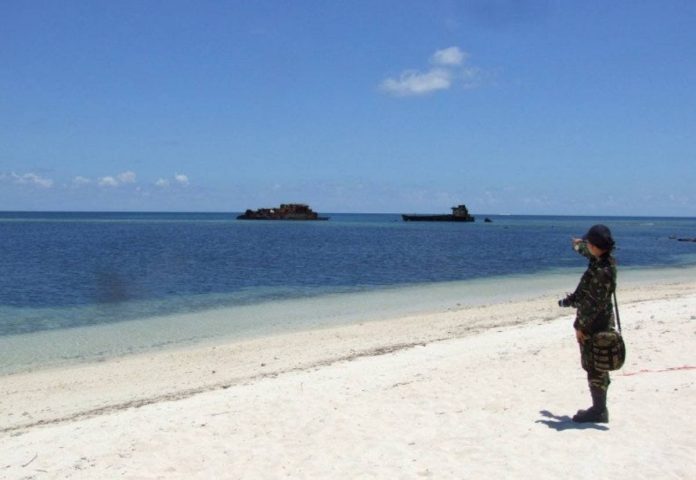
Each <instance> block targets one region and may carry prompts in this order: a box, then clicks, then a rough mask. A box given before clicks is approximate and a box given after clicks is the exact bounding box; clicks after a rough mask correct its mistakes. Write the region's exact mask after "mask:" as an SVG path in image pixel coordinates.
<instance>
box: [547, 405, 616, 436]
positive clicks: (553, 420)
mask: <svg viewBox="0 0 696 480" xmlns="http://www.w3.org/2000/svg"><path fill="white" fill-rule="evenodd" d="M539 413H540V414H541V416H542V417H546V418H547V419H548V420H537V421H536V422H535V423H543V424H544V425H546V426H547V427H549V428H553V429H554V430H556V431H557V432H562V431H564V430H601V431H603V432H606V431H608V430H609V427H605V426H604V425H599V424H596V423H575V422H574V421H572V420H571V419H570V417H569V416H568V415H563V416H562V417H559V416H558V415H554V414H553V413H551V412H549V411H548V410H542V411H540V412H539Z"/></svg>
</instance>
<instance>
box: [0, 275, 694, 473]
mask: <svg viewBox="0 0 696 480" xmlns="http://www.w3.org/2000/svg"><path fill="white" fill-rule="evenodd" d="M620 288H621V289H620V292H619V301H620V307H621V314H622V315H621V320H622V325H623V329H624V335H625V338H626V342H627V347H628V359H627V362H626V365H625V366H624V368H623V369H622V370H620V371H619V372H615V373H613V374H612V384H611V387H610V390H609V402H608V403H609V410H610V417H611V419H610V423H608V424H606V425H599V424H585V425H578V424H574V423H572V422H571V421H570V419H569V418H570V416H572V415H573V414H574V413H575V412H576V410H577V409H579V408H585V407H587V406H588V405H589V403H590V397H589V393H588V391H587V385H586V379H585V375H584V372H583V371H582V370H581V369H580V366H579V358H578V357H579V355H578V347H577V345H576V343H575V339H574V334H573V330H572V327H571V324H572V318H573V314H574V311H573V310H571V309H561V308H559V307H557V306H556V297H553V296H549V295H548V294H544V295H539V296H533V295H530V296H529V298H526V299H522V300H520V299H515V300H512V301H502V302H499V303H493V304H490V305H484V306H463V307H462V308H459V309H453V310H451V311H447V312H436V313H432V314H429V315H414V316H411V317H402V318H393V319H386V320H385V319H380V320H378V321H371V319H370V318H366V319H365V321H364V322H363V323H360V324H356V325H350V326H341V327H331V328H324V329H316V330H311V331H306V332H300V333H292V334H283V335H276V336H272V337H267V338H258V339H250V340H244V341H237V342H233V343H227V344H221V345H204V346H196V347H190V348H187V349H179V350H170V351H160V352H155V353H149V354H141V355H133V356H129V357H121V358H116V359H111V360H106V361H101V362H97V363H90V364H81V365H73V366H64V367H60V368H54V369H49V370H38V371H35V372H29V373H20V374H13V375H6V376H2V377H0V478H3V479H43V478H46V479H52V478H56V479H58V478H60V479H64V478H68V479H110V478H125V479H150V478H167V479H171V478H175V479H178V478H181V479H191V478H201V479H203V478H205V479H209V478H230V479H237V478H239V479H266V478H268V479H276V478H308V479H318V478H327V479H329V478H330V479H337V478H338V479H342V478H349V479H354V478H360V479H368V478H370V479H396V478H404V479H409V478H414V479H417V478H435V479H441V478H457V479H459V478H522V479H527V478H528V479H532V478H534V479H538V478H549V479H551V478H553V479H556V478H593V479H603V478H606V479H610V478H631V479H635V478H646V479H655V478H684V479H686V478H696V460H694V459H696V435H694V433H695V432H696V282H694V281H693V280H684V279H677V280H669V279H663V280H662V281H661V282H659V283H655V284H650V285H648V284H645V283H643V284H634V285H624V284H622V285H620Z"/></svg>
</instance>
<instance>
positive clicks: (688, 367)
mask: <svg viewBox="0 0 696 480" xmlns="http://www.w3.org/2000/svg"><path fill="white" fill-rule="evenodd" d="M675 370H696V367H695V366H692V365H683V366H681V367H670V368H664V369H662V370H648V369H643V370H638V371H637V372H631V373H622V374H620V375H619V376H620V377H631V376H633V375H638V374H641V373H664V372H674V371H675Z"/></svg>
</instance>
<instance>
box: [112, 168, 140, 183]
mask: <svg viewBox="0 0 696 480" xmlns="http://www.w3.org/2000/svg"><path fill="white" fill-rule="evenodd" d="M116 178H118V181H119V182H121V183H135V172H131V171H130V170H129V171H127V172H123V173H119V174H118V175H117V177H116Z"/></svg>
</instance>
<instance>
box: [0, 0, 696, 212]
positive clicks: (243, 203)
mask: <svg viewBox="0 0 696 480" xmlns="http://www.w3.org/2000/svg"><path fill="white" fill-rule="evenodd" d="M0 11H1V12H2V14H1V15H0V210H31V211H36V210H67V211H191V212H196V211H209V212H226V211H230V212H237V211H243V210H246V209H247V208H252V209H256V208H261V207H272V206H275V205H278V204H280V203H293V202H296V203H308V204H309V205H310V206H312V208H313V209H314V210H316V211H318V212H331V213H340V212H365V213H372V212H375V213H377V212H385V213H387V212H388V213H406V212H410V213H436V212H438V213H439V212H443V213H444V212H448V211H449V209H450V207H452V206H453V205H457V204H461V203H465V204H466V205H467V206H468V207H469V210H470V211H471V212H472V213H487V214H548V215H556V214H558V215H645V216H653V215H655V216H692V217H693V216H696V187H694V185H696V88H695V85H696V28H694V25H696V2H694V1H691V0H683V1H678V0H661V1H647V0H646V1H624V0H616V1H611V2H607V1H605V0H602V1H600V0H585V1H575V0H572V1H571V0H567V1H563V0H557V1H552V0H536V1H535V0H529V1H524V0H461V1H454V0H442V1H441V0H423V1H415V0H351V1H339V0H333V1H331V0H313V1H310V0H294V1H292V0H276V1H272V0H255V1H246V0H229V1H206V0H195V1H193V0H192V1H184V0H166V1H165V0H162V1H155V0H119V1H117V2H114V1H110V0H109V1H104V0H84V1H79V0H61V1H58V0H53V1H45V0H32V1H25V0H0Z"/></svg>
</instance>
